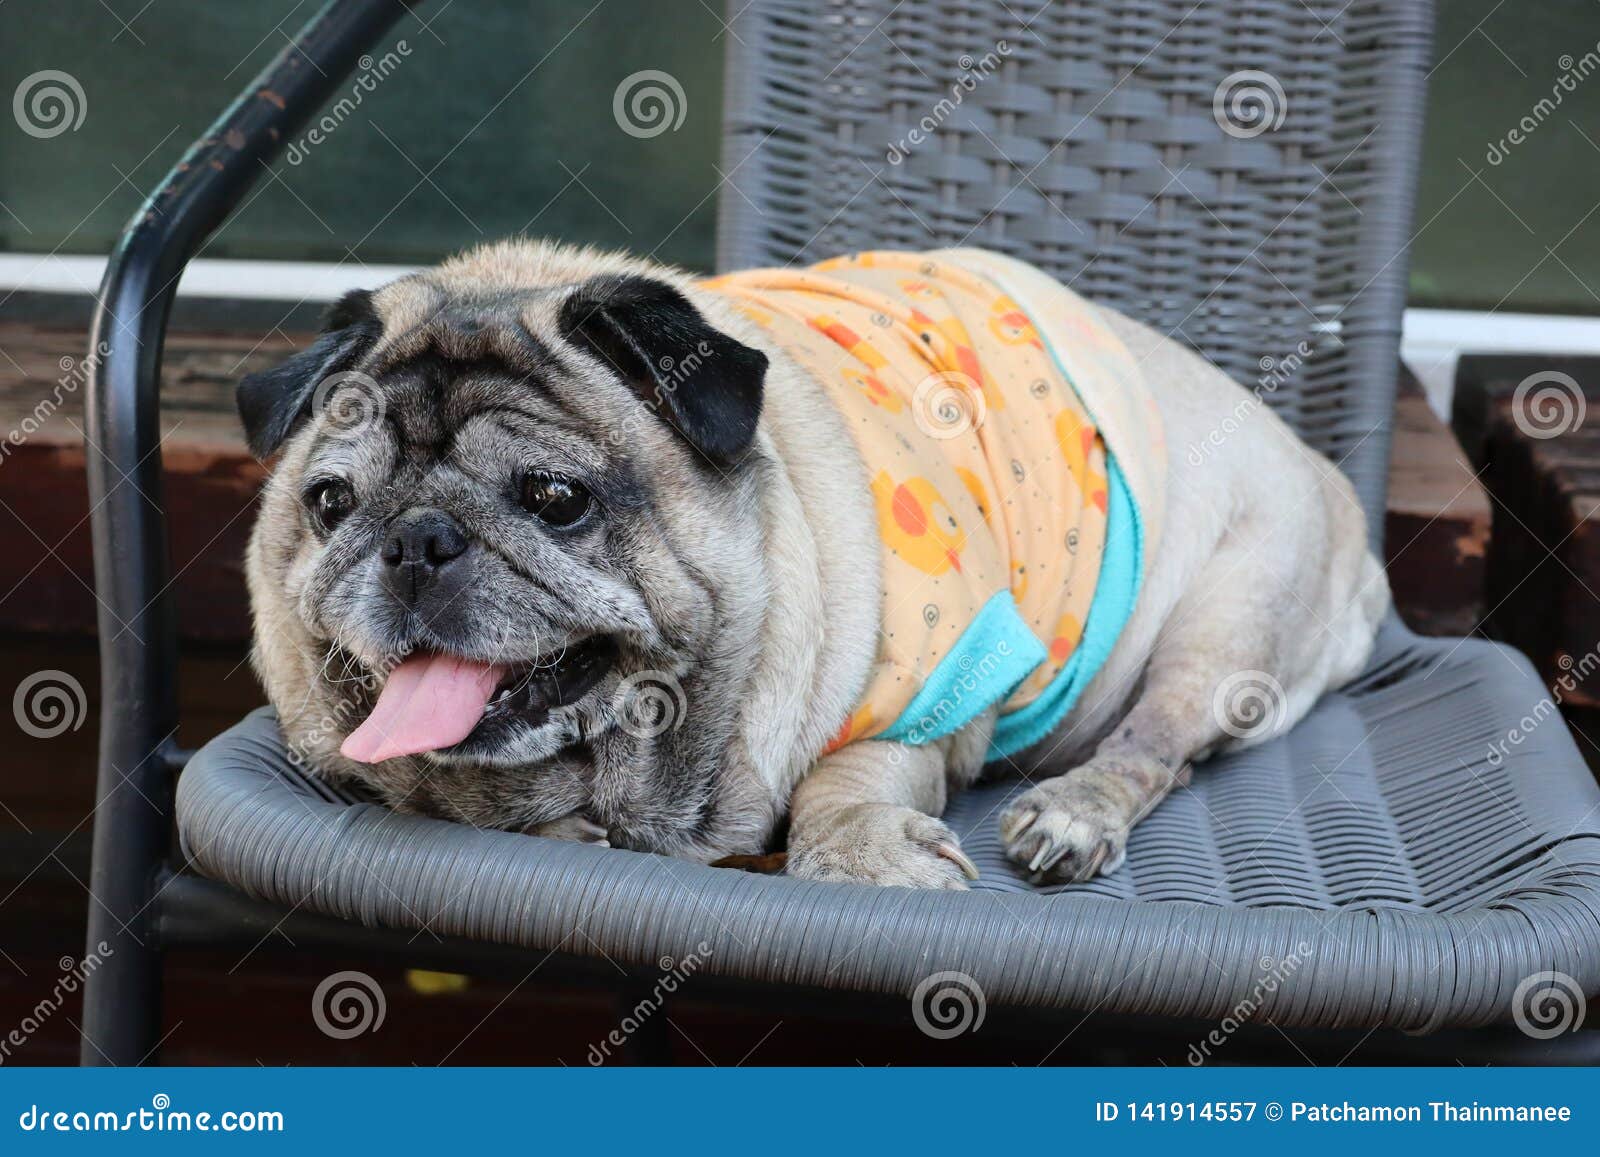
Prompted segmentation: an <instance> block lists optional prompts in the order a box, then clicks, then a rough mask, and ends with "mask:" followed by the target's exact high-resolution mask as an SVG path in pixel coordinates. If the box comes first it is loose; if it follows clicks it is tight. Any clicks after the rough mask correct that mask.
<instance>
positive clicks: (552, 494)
mask: <svg viewBox="0 0 1600 1157" xmlns="http://www.w3.org/2000/svg"><path fill="white" fill-rule="evenodd" d="M521 501H522V508H523V509H524V510H526V511H527V512H528V513H529V514H535V515H538V516H539V518H541V519H543V520H544V521H545V522H548V523H549V524H550V525H551V526H571V525H572V524H573V523H575V522H577V521H578V520H579V519H581V518H582V517H583V516H584V515H585V514H588V513H589V506H590V504H591V503H592V502H593V499H592V498H591V497H590V495H589V492H588V491H587V490H586V489H584V487H583V484H582V483H579V482H574V481H572V480H571V479H570V478H558V477H556V476H555V475H554V474H529V475H528V476H527V477H525V478H523V480H522V495H521Z"/></svg>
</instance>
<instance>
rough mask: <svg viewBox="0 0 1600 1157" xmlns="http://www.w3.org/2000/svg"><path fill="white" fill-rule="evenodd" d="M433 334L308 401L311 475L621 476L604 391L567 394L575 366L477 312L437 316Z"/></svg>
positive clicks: (392, 348)
mask: <svg viewBox="0 0 1600 1157" xmlns="http://www.w3.org/2000/svg"><path fill="white" fill-rule="evenodd" d="M511 316H512V318H513V319H514V318H515V314H512V315H511ZM469 323H475V324H469ZM426 325H427V327H428V330H427V334H426V335H425V336H426V337H427V340H419V331H418V330H416V329H413V330H410V331H405V332H404V333H402V334H401V335H399V340H397V341H394V342H391V343H390V344H389V347H388V348H387V349H386V350H383V351H380V356H376V357H373V358H370V359H368V360H367V361H366V362H365V363H364V365H363V367H362V368H360V369H357V370H354V371H350V372H347V373H344V374H339V375H334V376H333V377H332V378H330V379H329V380H328V382H327V383H326V384H325V386H324V387H323V388H322V392H321V396H319V397H317V398H316V399H314V401H313V414H314V418H315V421H314V423H313V426H312V430H313V434H312V442H311V445H310V448H309V452H308V462H309V465H310V468H311V471H312V473H314V474H317V475H321V474H324V473H340V474H344V475H347V476H349V475H361V476H366V477H372V476H395V475H408V476H411V477H420V476H422V475H425V474H426V473H428V472H429V471H430V470H432V469H433V468H434V467H436V466H438V465H440V464H444V463H450V464H453V465H454V466H456V467H457V468H458V469H461V470H464V471H465V472H467V473H469V474H473V475H479V476H482V477H483V478H484V479H485V480H488V479H489V478H491V477H499V476H501V475H504V474H505V473H506V472H507V471H508V470H515V469H518V468H521V469H525V470H534V469H542V470H552V471H558V472H561V473H569V474H577V475H579V476H581V477H585V478H590V477H593V476H595V475H596V474H598V473H601V472H608V471H615V470H616V469H617V463H616V458H617V457H618V452H619V450H620V449H621V447H620V446H619V445H618V439H617V438H616V437H615V436H614V431H615V429H616V426H617V424H616V423H615V422H609V421H607V419H606V417H605V414H606V412H607V406H608V404H607V402H606V401H605V400H604V399H603V398H602V397H600V396H598V395H599V392H602V391H596V390H594V389H587V390H583V391H575V390H573V389H572V388H571V375H572V373H573V365H572V363H571V359H570V357H564V356H562V355H561V354H560V353H558V352H557V351H556V350H555V349H554V348H552V346H551V344H550V343H549V342H547V341H546V340H544V339H542V338H540V337H539V336H537V335H536V334H535V333H533V332H532V331H531V330H525V329H520V328H518V327H517V326H516V324H515V321H514V320H513V321H512V322H507V321H505V320H504V319H503V318H500V319H496V318H493V317H491V316H487V315H486V314H485V313H484V312H481V311H480V312H477V313H471V312H468V311H467V310H466V309H457V310H453V311H452V312H451V313H450V314H449V315H446V314H444V313H443V312H442V311H439V312H436V314H435V315H433V316H432V317H431V318H430V319H429V320H428V321H427V323H426ZM440 334H442V335H444V337H445V340H444V341H443V342H440V341H437V340H433V339H434V338H435V337H437V336H438V335H440ZM455 338H459V339H460V340H455ZM408 352H409V356H408Z"/></svg>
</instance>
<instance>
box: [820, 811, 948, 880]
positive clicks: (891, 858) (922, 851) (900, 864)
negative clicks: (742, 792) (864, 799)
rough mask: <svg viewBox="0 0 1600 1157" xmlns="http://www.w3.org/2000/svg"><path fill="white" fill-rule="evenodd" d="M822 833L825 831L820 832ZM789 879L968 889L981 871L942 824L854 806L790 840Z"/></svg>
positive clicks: (913, 813) (909, 814)
mask: <svg viewBox="0 0 1600 1157" xmlns="http://www.w3.org/2000/svg"><path fill="white" fill-rule="evenodd" d="M818 828H820V830H818ZM789 874H790V875H791V876H799V877H801V878H802V879H806V880H832V881H835V882H841V883H851V884H880V885H898V886H899V887H902V888H950V889H964V888H966V886H967V881H968V880H976V879H977V878H978V867H977V865H976V864H974V863H973V862H972V861H971V860H969V859H968V858H967V854H966V853H965V852H963V851H962V850H961V844H960V842H959V841H958V840H957V839H956V835H955V833H954V832H952V831H951V830H950V829H949V828H948V827H946V826H945V825H944V824H943V823H942V822H941V821H939V820H936V819H934V818H933V817H932V816H929V815H924V814H922V813H921V812H919V811H914V810H913V809H911V808H906V807H896V806H894V805H893V804H872V803H868V804H855V805H854V806H852V807H848V808H846V809H844V811H842V812H841V813H840V814H839V816H838V818H837V820H835V821H833V822H831V823H828V824H826V825H818V826H817V828H812V827H807V828H805V829H802V830H801V831H798V832H795V833H792V834H791V836H790V839H789Z"/></svg>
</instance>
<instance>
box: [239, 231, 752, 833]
mask: <svg viewBox="0 0 1600 1157" xmlns="http://www.w3.org/2000/svg"><path fill="white" fill-rule="evenodd" d="M537 256H538V258H539V260H532V261H529V260H524V261H522V262H521V263H520V264H519V263H516V262H510V263H508V262H506V261H505V260H504V259H503V258H502V259H498V260H495V261H492V262H491V261H486V260H485V259H482V258H480V259H478V261H477V263H476V264H474V263H473V262H472V260H471V259H468V260H466V261H462V262H457V263H455V264H454V266H451V265H447V266H445V267H443V268H442V269H441V270H439V271H437V272H435V273H434V274H429V275H421V276H419V277H417V278H412V279H407V280H406V281H404V282H401V283H397V284H396V285H393V286H390V287H388V288H387V289H385V290H383V291H381V292H380V293H378V294H376V295H371V294H357V295H352V296H351V297H350V298H347V299H346V300H345V302H343V303H341V305H340V306H339V307H337V308H336V309H335V310H334V312H333V313H332V314H331V316H330V319H329V324H328V328H327V331H326V332H325V333H324V334H323V336H322V337H321V338H319V339H318V341H317V342H316V343H315V344H314V345H313V346H312V347H311V348H310V349H308V350H306V351H304V352H303V353H301V354H298V355H296V356H295V357H293V358H291V359H290V360H289V361H288V362H286V363H285V364H284V365H282V366H279V367H277V368H276V369H273V370H269V371H267V372H265V373H262V374H257V375H253V376H252V377H250V378H247V379H246V380H245V381H244V382H243V383H242V384H241V386H240V397H239V403H240V411H241V414H242V415H243V417H244V420H245V426H246V430H247V432H248V433H249V435H250V438H251V442H252V446H253V447H254V448H255V449H256V451H257V453H259V454H262V455H266V454H268V453H271V452H273V451H275V450H277V449H279V448H281V449H282V451H283V457H282V461H281V463H280V465H279V466H278V468H277V470H276V472H275V474H274V476H273V478H272V480H271V482H270V484H269V486H268V488H267V492H266V495H265V498H264V507H263V511H262V515H261V519H260V521H259V523H258V526H257V531H256V535H255V539H254V540H253V542H252V548H251V558H250V568H249V569H250V580H251V591H252V599H253V603H254V606H255V611H256V623H257V640H256V644H257V646H256V653H257V662H258V666H259V667H260V669H261V671H262V674H263V677H264V680H265V682H266V684H267V688H268V692H269V694H270V695H271V697H272V699H273V702H274V704H275V705H276V706H277V707H278V710H279V714H280V718H281V720H282V722H283V725H284V728H285V731H286V738H287V740H288V742H289V743H290V745H291V748H292V749H294V750H296V751H297V753H299V754H302V755H303V756H305V757H306V758H308V759H309V760H310V761H311V762H313V763H314V764H316V765H317V766H318V767H320V768H322V769H323V770H326V771H329V772H332V773H333V774H336V775H341V776H345V777H355V778H359V779H360V780H362V781H363V782H365V783H366V784H367V785H369V786H370V787H372V788H374V789H376V790H377V792H378V793H379V794H380V795H381V796H382V797H383V798H385V799H386V800H387V801H388V802H389V803H391V804H392V805H394V806H397V807H400V808H402V809H404V810H409V811H415V812H421V813H425V814H434V815H438V816H441V817H443V818H450V819H458V820H465V821H467V822H471V823H474V824H478V825H480V826H488V827H500V828H508V829H513V830H525V829H527V828H529V827H531V826H535V825H538V824H541V823H544V822H548V821H551V820H554V819H557V818H560V817H562V816H565V815H568V814H571V813H573V812H578V813H581V814H583V815H585V816H587V817H588V818H590V819H591V820H593V821H595V822H597V823H599V824H600V825H601V826H604V827H607V828H608V829H610V830H611V832H612V837H613V839H614V840H616V841H617V842H620V843H623V844H627V845H629V846H636V847H649V848H654V849H658V850H663V851H683V850H685V849H688V848H693V847H697V846H698V847H706V848H709V847H714V846H716V845H717V844H718V842H719V837H718V836H717V834H716V832H715V829H716V827H717V821H718V817H717V815H716V812H717V810H718V807H719V803H720V796H721V795H722V794H724V791H725V788H726V785H725V784H720V783H719V776H722V775H723V774H724V773H725V772H726V769H725V768H720V767H719V760H720V758H721V756H720V753H722V752H724V751H725V750H726V749H727V747H728V745H729V738H730V736H731V728H732V727H733V718H734V715H735V714H736V712H735V711H734V710H733V701H732V700H730V699H729V696H730V694H731V695H736V694H737V691H736V688H737V684H738V678H737V670H736V668H737V664H738V657H739V655H740V653H741V651H745V650H747V647H748V645H749V644H750V643H751V642H752V641H753V640H752V639H750V638H746V637H745V636H747V635H749V634H750V632H752V631H753V630H754V629H755V624H753V623H752V622H749V621H748V620H749V617H750V616H749V614H747V613H745V610H747V609H749V608H751V607H753V605H754V604H753V602H752V600H751V599H750V598H748V597H745V594H744V593H742V592H741V590H740V588H741V584H742V585H743V586H746V587H748V586H749V585H750V576H751V574H752V568H759V561H758V558H759V543H760V520H759V513H758V510H757V509H756V508H757V507H758V506H759V503H758V502H756V501H753V500H752V491H751V489H750V488H751V487H752V486H754V485H755V481H754V476H755V475H756V474H758V473H759V454H757V453H754V452H753V450H752V444H753V442H754V439H755V435H756V426H757V419H758V416H759V412H760V406H761V391H762V379H763V375H764V372H765V368H766V358H765V356H764V355H762V354H760V353H759V352H757V351H755V350H753V349H750V348H748V347H747V346H744V345H742V344H741V343H739V342H738V341H736V340H734V339H733V338H731V337H729V336H728V335H726V334H725V333H723V332H721V331H719V330H718V329H716V328H714V327H713V326H712V325H710V324H709V323H708V322H707V321H706V320H705V318H704V317H703V316H702V315H701V314H700V313H699V312H698V311H697V310H696V309H695V307H694V306H693V305H692V304H690V302H689V301H688V300H687V299H686V298H685V297H684V295H683V294H682V293H681V292H680V290H679V289H678V288H676V287H674V286H673V285H672V284H671V283H670V282H669V281H666V280H661V279H657V278H652V277H645V276H640V275H637V274H631V273H613V272H605V271H600V272H595V271H593V270H592V269H591V268H588V266H592V265H593V263H594V259H593V258H592V257H589V256H587V255H584V254H577V253H571V252H570V251H550V250H540V251H537ZM563 260H565V262H566V264H565V265H564V264H563ZM663 715H665V716H667V718H665V719H663Z"/></svg>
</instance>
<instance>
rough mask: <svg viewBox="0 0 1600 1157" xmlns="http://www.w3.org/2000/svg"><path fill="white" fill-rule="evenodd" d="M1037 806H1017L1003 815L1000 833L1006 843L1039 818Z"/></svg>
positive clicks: (1014, 838)
mask: <svg viewBox="0 0 1600 1157" xmlns="http://www.w3.org/2000/svg"><path fill="white" fill-rule="evenodd" d="M1039 814H1040V813H1039V809H1038V808H1019V809H1018V810H1017V811H1016V812H1014V813H1012V814H1010V815H1007V816H1005V817H1004V819H1003V821H1002V823H1001V827H1000V834H1001V836H1003V837H1004V838H1005V840H1006V842H1007V843H1011V842H1013V841H1015V840H1017V839H1018V838H1020V837H1021V835H1022V833H1023V832H1025V831H1027V830H1028V829H1029V828H1030V827H1032V826H1033V821H1034V820H1036V819H1038V818H1039Z"/></svg>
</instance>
